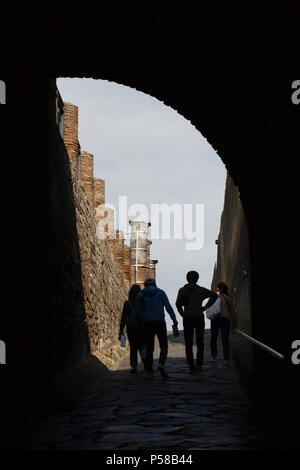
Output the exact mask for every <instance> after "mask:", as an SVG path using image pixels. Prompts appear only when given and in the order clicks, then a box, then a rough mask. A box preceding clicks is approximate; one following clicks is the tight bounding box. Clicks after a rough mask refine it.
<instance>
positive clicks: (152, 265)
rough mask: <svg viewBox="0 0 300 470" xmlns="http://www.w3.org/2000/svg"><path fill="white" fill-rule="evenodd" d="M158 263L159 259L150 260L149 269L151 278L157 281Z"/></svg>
mask: <svg viewBox="0 0 300 470" xmlns="http://www.w3.org/2000/svg"><path fill="white" fill-rule="evenodd" d="M157 263H158V260H157V259H151V260H150V268H149V277H152V278H153V279H156V264H157Z"/></svg>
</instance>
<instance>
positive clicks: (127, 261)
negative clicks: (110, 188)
mask: <svg viewBox="0 0 300 470" xmlns="http://www.w3.org/2000/svg"><path fill="white" fill-rule="evenodd" d="M56 123H57V126H58V128H59V131H60V134H61V136H62V138H63V140H64V143H65V146H66V149H67V152H68V154H69V158H70V164H71V166H72V170H73V176H75V177H76V178H77V179H78V180H79V181H80V182H81V184H82V185H83V188H84V190H85V192H86V195H87V197H88V200H89V203H90V206H91V209H92V211H93V213H94V216H95V219H96V224H97V228H98V227H99V226H100V224H99V222H101V226H104V231H105V232H106V234H105V238H106V239H107V241H108V244H109V248H110V251H111V254H112V257H113V260H114V263H115V265H116V267H117V268H119V270H120V271H121V272H122V273H123V276H124V282H125V286H126V287H127V289H129V288H130V286H131V285H132V284H141V285H143V283H144V280H145V279H146V278H147V277H152V278H154V279H155V278H156V264H157V262H158V261H157V260H152V259H150V245H151V243H152V242H151V241H150V240H149V226H150V225H151V224H150V222H143V221H129V224H130V226H131V239H130V246H127V245H125V238H124V234H123V232H122V231H121V230H118V229H116V228H115V227H114V212H113V209H111V208H109V207H105V203H106V202H105V181H104V180H103V179H101V178H95V177H94V156H93V155H92V154H91V153H89V152H86V151H82V150H81V147H80V143H79V141H78V107H77V106H75V105H74V104H72V103H67V102H63V100H62V98H61V96H60V93H59V91H58V89H57V95H56ZM96 231H97V229H96ZM97 232H98V231H97ZM97 234H98V233H97ZM98 235H99V234H98ZM102 235H103V234H102ZM99 238H100V236H99ZM102 238H103V236H102Z"/></svg>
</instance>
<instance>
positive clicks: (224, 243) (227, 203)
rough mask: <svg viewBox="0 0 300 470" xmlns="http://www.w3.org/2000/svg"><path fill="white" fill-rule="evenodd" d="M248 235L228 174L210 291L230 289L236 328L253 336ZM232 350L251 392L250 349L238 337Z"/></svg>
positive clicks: (251, 366) (241, 337) (252, 380)
mask: <svg viewBox="0 0 300 470" xmlns="http://www.w3.org/2000/svg"><path fill="white" fill-rule="evenodd" d="M250 270H251V267H250V253H249V235H248V228H247V223H246V219H245V214H244V210H243V207H242V204H241V201H240V197H239V191H238V188H237V187H236V186H235V184H234V183H233V181H232V179H231V178H230V176H229V175H227V179H226V186H225V197H224V207H223V212H222V216H221V224H220V233H219V237H218V255H217V262H216V265H215V269H214V275H213V280H212V285H211V288H212V290H215V289H216V287H217V284H218V282H225V283H226V284H227V285H228V287H229V293H230V296H231V298H232V302H233V307H234V311H235V315H236V318H237V321H238V328H239V329H240V330H242V331H244V332H245V333H247V334H249V335H252V315H251V286H250ZM230 342H231V349H232V354H233V358H234V361H235V363H236V364H237V366H238V370H239V373H240V377H241V380H242V382H243V383H244V385H245V387H246V389H247V390H248V391H249V393H253V388H254V371H253V346H252V343H250V342H249V341H247V340H246V339H245V338H244V337H243V336H241V335H240V334H235V335H231V336H230Z"/></svg>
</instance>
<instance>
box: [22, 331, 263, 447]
mask: <svg viewBox="0 0 300 470" xmlns="http://www.w3.org/2000/svg"><path fill="white" fill-rule="evenodd" d="M209 334H210V331H209V330H206V333H205V358H204V366H203V371H202V372H201V373H200V372H198V374H197V375H196V376H190V375H189V374H188V367H187V364H186V360H185V352H184V340H183V332H180V337H179V338H174V337H173V336H172V335H171V334H170V335H169V356H168V359H167V363H166V369H167V370H168V373H169V378H168V379H164V378H162V377H161V376H160V374H159V373H158V371H157V370H156V368H155V372H154V377H153V378H150V377H148V376H146V375H145V374H144V372H143V370H142V368H141V366H139V370H138V375H133V374H129V369H130V366H129V359H128V358H126V359H125V360H124V361H123V362H122V364H121V366H120V367H119V369H118V370H117V371H109V372H107V374H106V375H104V376H103V377H101V378H100V379H99V380H98V381H97V383H95V384H94V387H93V390H90V393H89V394H88V395H86V396H85V397H84V399H83V400H82V402H81V403H80V405H79V406H78V407H77V408H76V409H74V410H72V411H68V412H65V413H62V414H59V415H56V416H54V417H51V418H48V419H46V420H44V421H43V422H42V423H40V424H39V425H38V427H37V428H36V429H35V433H34V438H33V441H32V445H31V448H32V449H45V450H47V449H50V450H52V449H53V450H54V449H74V450H90V449H110V450H117V449H120V450H123V449H135V450H138V449H152V450H153V449H161V450H162V449H174V450H175V449H176V450H178V449H186V450H195V449H200V450H259V449H262V448H263V440H262V438H261V436H260V433H259V431H258V429H257V424H256V420H255V413H254V410H253V408H252V406H251V404H250V402H249V400H248V398H247V396H246V395H245V393H244V391H243V389H242V388H241V386H240V384H239V381H238V376H237V373H236V371H235V369H234V368H233V367H232V368H229V369H224V368H223V367H222V360H221V356H220V362H219V363H218V364H217V366H212V365H211V364H210V355H209ZM220 351H221V348H220ZM157 352H158V346H157V345H156V354H155V357H156V358H157ZM156 363H157V362H155V365H156Z"/></svg>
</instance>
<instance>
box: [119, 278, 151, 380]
mask: <svg viewBox="0 0 300 470" xmlns="http://www.w3.org/2000/svg"><path fill="white" fill-rule="evenodd" d="M140 291H141V288H140V286H139V285H138V284H133V285H132V286H131V288H130V290H129V295H128V300H126V301H125V302H124V306H123V311H122V317H121V323H120V332H119V339H120V337H121V335H123V334H124V333H123V330H124V328H125V325H126V332H127V337H128V341H129V346H130V365H131V371H130V373H131V374H136V373H137V366H138V351H139V353H140V357H141V360H142V362H143V363H144V366H145V359H146V344H145V338H144V335H143V324H142V319H141V317H140V316H139V315H138V314H137V312H136V308H135V299H136V296H137V294H138V293H139V292H140Z"/></svg>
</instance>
